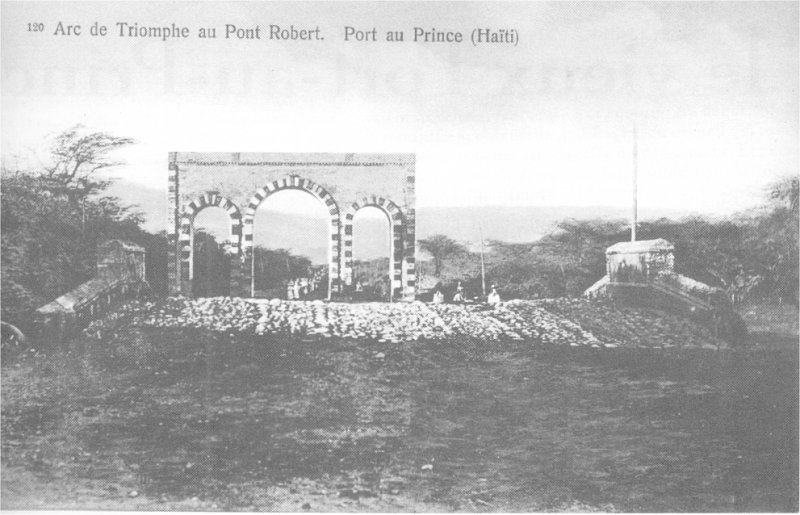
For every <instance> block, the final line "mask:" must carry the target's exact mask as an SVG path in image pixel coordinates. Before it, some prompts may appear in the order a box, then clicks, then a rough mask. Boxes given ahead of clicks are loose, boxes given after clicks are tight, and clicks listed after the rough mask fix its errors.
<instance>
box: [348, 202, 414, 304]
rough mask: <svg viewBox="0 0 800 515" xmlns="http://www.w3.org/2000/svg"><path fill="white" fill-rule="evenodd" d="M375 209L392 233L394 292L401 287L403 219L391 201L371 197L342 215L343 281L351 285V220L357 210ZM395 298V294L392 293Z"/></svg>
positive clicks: (357, 203)
mask: <svg viewBox="0 0 800 515" xmlns="http://www.w3.org/2000/svg"><path fill="white" fill-rule="evenodd" d="M368 206H371V207H377V208H378V209H380V210H381V211H383V212H384V213H386V216H388V217H389V222H390V225H391V231H392V249H391V254H392V255H391V256H390V257H391V261H392V262H391V265H390V266H391V270H392V290H393V292H396V291H397V289H398V288H400V289H401V290H402V287H403V281H402V279H403V252H404V249H403V241H404V239H403V224H404V222H405V218H404V216H403V212H402V211H400V208H399V207H397V205H396V204H395V203H394V202H392V201H391V200H389V199H387V198H384V197H378V196H375V195H372V196H371V197H364V198H363V199H361V200H360V201H358V202H354V203H352V204H351V205H350V206H349V207H348V209H347V213H345V215H344V275H345V277H344V281H345V284H347V285H351V284H352V283H353V219H354V218H355V216H356V213H357V212H358V210H359V209H361V208H364V207H368ZM393 297H395V298H396V293H393Z"/></svg>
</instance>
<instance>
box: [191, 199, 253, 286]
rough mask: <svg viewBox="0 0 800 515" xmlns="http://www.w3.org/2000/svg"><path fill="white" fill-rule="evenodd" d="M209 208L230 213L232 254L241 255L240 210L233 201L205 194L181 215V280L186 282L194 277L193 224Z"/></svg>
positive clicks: (192, 202)
mask: <svg viewBox="0 0 800 515" xmlns="http://www.w3.org/2000/svg"><path fill="white" fill-rule="evenodd" d="M207 207H220V208H222V209H224V210H225V211H226V212H227V213H228V217H229V218H230V222H231V223H230V233H229V235H230V236H229V241H230V244H231V254H233V255H238V254H239V248H240V244H241V242H240V240H241V235H242V215H241V213H240V212H239V208H238V207H237V206H236V204H234V203H233V202H232V201H230V200H229V199H227V198H225V197H223V196H221V195H218V194H216V193H205V194H203V195H201V196H200V197H198V198H196V199H195V200H193V201H191V202H189V203H188V204H186V205H185V206H184V208H183V211H182V213H181V228H180V242H181V261H182V263H181V276H182V277H181V279H182V280H184V281H190V280H191V279H192V277H193V273H192V269H193V262H192V261H193V260H192V252H193V249H192V224H193V222H194V218H195V217H196V216H197V214H198V213H199V212H200V211H202V210H203V209H205V208H207Z"/></svg>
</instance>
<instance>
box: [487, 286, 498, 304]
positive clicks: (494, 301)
mask: <svg viewBox="0 0 800 515" xmlns="http://www.w3.org/2000/svg"><path fill="white" fill-rule="evenodd" d="M486 300H487V302H489V305H491V306H497V305H498V304H500V294H499V293H497V288H496V287H495V286H494V285H492V293H490V294H489V297H488V298H487V299H486Z"/></svg>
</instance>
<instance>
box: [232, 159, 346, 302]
mask: <svg viewBox="0 0 800 515" xmlns="http://www.w3.org/2000/svg"><path fill="white" fill-rule="evenodd" d="M286 189H292V190H300V191H304V192H306V193H308V194H310V195H312V196H314V197H316V198H317V199H319V200H320V201H321V202H322V203H323V204H324V205H325V207H326V209H327V211H328V214H329V217H330V218H329V228H330V231H329V242H330V245H329V252H328V299H330V298H331V295H332V294H333V293H338V292H339V288H340V281H339V256H340V247H339V226H340V220H339V206H338V205H336V201H335V200H334V199H333V196H332V195H331V194H330V193H329V192H328V191H327V190H326V189H325V188H323V187H322V186H320V185H319V184H316V183H315V182H313V181H311V180H308V179H303V178H301V177H300V176H299V175H292V176H289V177H287V178H285V179H280V180H277V181H274V182H271V183H269V184H267V185H266V186H264V187H263V188H260V189H259V190H258V191H256V192H255V194H254V195H253V196H252V197H251V198H250V201H249V202H248V204H247V209H246V210H245V213H244V217H243V219H242V220H243V222H244V225H243V239H242V267H243V268H242V275H243V276H245V277H246V280H245V281H244V282H245V285H249V292H248V295H249V296H251V297H252V296H254V294H255V284H254V279H255V277H254V275H253V258H254V255H253V228H254V220H255V215H256V211H257V210H258V206H259V205H261V203H262V202H263V201H264V200H265V199H266V198H267V197H269V196H270V195H272V194H274V193H276V192H278V191H281V190H286Z"/></svg>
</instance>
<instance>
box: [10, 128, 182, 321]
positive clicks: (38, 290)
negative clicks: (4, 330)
mask: <svg viewBox="0 0 800 515" xmlns="http://www.w3.org/2000/svg"><path fill="white" fill-rule="evenodd" d="M79 129H80V128H72V129H70V130H69V131H66V132H65V133H63V134H61V135H60V136H58V137H57V138H56V140H55V143H54V146H53V156H52V157H53V159H52V160H53V164H51V165H49V166H46V167H44V168H41V169H38V170H36V169H34V170H28V171H19V170H9V169H7V168H6V167H5V165H4V166H3V167H2V181H0V194H1V195H2V233H1V234H0V240H1V245H2V247H1V248H0V251H1V254H0V257H1V259H2V317H3V320H4V321H8V322H11V323H13V324H15V325H17V326H18V327H20V328H22V329H23V331H24V330H26V329H27V328H29V326H30V322H31V320H32V318H33V317H32V312H33V310H35V309H36V308H38V307H39V306H41V305H43V304H45V303H47V302H49V301H51V300H53V299H54V298H56V297H58V296H59V295H61V294H63V293H65V292H67V291H69V290H70V289H72V288H74V287H76V286H78V285H79V284H81V283H82V282H84V281H86V280H88V279H89V278H91V277H92V276H93V275H94V272H95V265H96V261H97V257H96V250H97V244H98V243H101V242H103V241H105V240H108V239H123V240H128V241H133V242H136V243H139V244H141V245H143V246H145V248H146V249H147V251H148V258H147V259H148V266H147V270H148V278H149V279H150V283H151V284H152V285H155V286H156V288H158V287H160V286H162V285H164V284H165V283H166V281H165V278H166V239H165V236H164V235H163V234H161V235H151V234H148V233H146V232H144V231H143V230H142V229H141V227H140V224H141V222H142V215H141V214H140V213H137V212H136V211H135V210H132V209H131V208H129V207H126V206H122V205H121V204H120V202H119V200H118V199H116V198H113V197H107V196H106V197H104V196H101V195H100V194H101V193H102V190H103V188H104V187H105V186H106V185H107V184H108V182H107V181H102V180H99V179H97V178H96V177H95V176H94V175H93V174H95V172H97V171H98V170H100V169H102V168H108V167H110V166H116V165H118V164H119V163H118V162H115V161H112V160H111V159H110V152H111V151H112V150H113V149H117V148H121V147H122V146H124V145H127V144H129V143H131V141H132V140H130V139H128V138H116V137H114V136H109V135H106V134H104V133H93V134H88V135H82V134H81V131H80V130H79ZM151 249H158V250H157V251H155V252H151ZM154 259H156V260H158V259H161V260H162V261H154Z"/></svg>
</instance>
